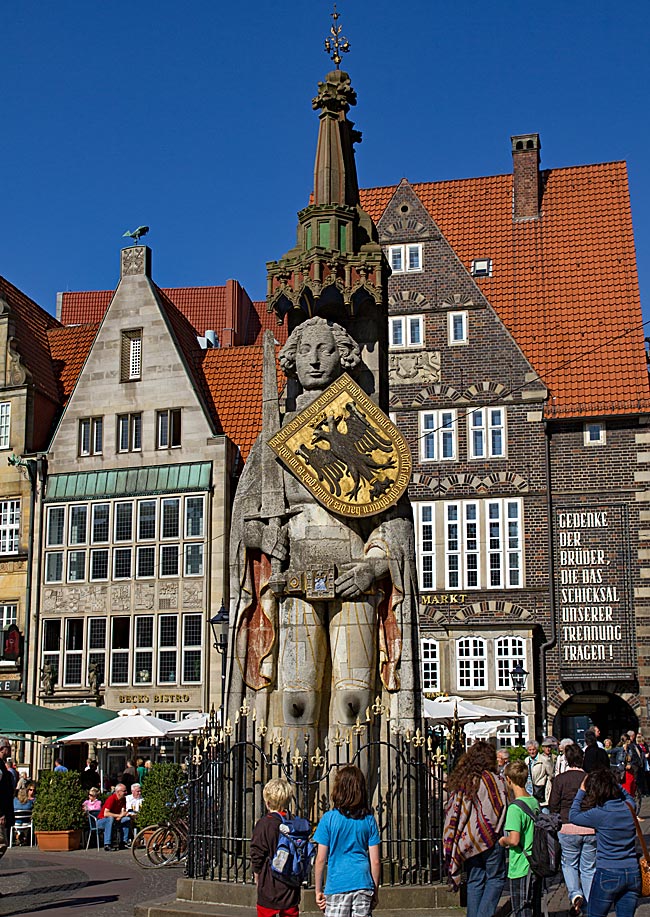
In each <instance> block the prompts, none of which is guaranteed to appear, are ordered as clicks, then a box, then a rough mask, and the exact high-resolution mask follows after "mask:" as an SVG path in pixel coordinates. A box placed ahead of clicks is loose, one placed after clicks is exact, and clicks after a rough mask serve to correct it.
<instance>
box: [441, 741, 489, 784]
mask: <svg viewBox="0 0 650 917" xmlns="http://www.w3.org/2000/svg"><path fill="white" fill-rule="evenodd" d="M483 771H492V773H493V774H498V773H499V768H498V766H497V752H496V749H495V747H494V745H490V743H489V742H483V741H480V742H475V743H474V744H473V745H470V747H469V748H468V749H467V751H466V752H465V754H464V755H463V756H462V757H461V759H460V761H459V762H458V764H457V765H456V767H455V768H454V769H453V771H452V772H451V774H450V776H449V780H448V782H447V789H448V791H449V792H450V793H457V792H458V791H459V790H460V791H461V792H463V793H468V794H470V795H472V796H473V795H474V794H475V793H476V790H477V789H478V785H479V781H480V779H481V774H482V773H483Z"/></svg>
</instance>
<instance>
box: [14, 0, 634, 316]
mask: <svg viewBox="0 0 650 917" xmlns="http://www.w3.org/2000/svg"><path fill="white" fill-rule="evenodd" d="M643 9H644V7H643V6H642V4H641V2H640V0H632V2H627V3H619V4H611V3H610V2H605V0H588V2H587V0H572V2H570V3H567V2H566V0H551V2H547V3H545V4H543V5H542V4H530V3H521V2H514V0H493V2H492V3H491V4H484V3H478V2H475V0H474V2H470V0H456V2H455V3H448V4H442V3H436V2H432V0H410V2H408V3H402V4H396V3H395V2H394V0H393V2H389V0H372V2H371V0H339V12H340V13H341V23H342V24H343V27H344V34H345V35H346V36H347V37H348V38H349V40H350V43H351V45H352V51H351V53H350V54H349V55H348V56H347V58H346V60H345V64H344V65H343V66H344V67H345V68H346V69H347V70H349V72H350V74H351V76H352V82H353V85H354V87H355V88H356V90H357V93H358V96H359V104H358V105H357V107H356V109H355V110H354V111H353V113H352V117H353V119H354V121H355V122H356V125H357V127H358V128H359V129H360V130H362V131H363V143H362V144H361V145H360V146H359V147H358V148H357V164H358V170H359V180H360V183H361V184H362V185H363V186H366V187H370V186H374V185H382V184H394V183H397V182H398V181H399V180H400V179H401V178H402V177H403V176H406V177H407V178H408V179H409V180H411V181H435V180H439V179H449V178H463V177H469V176H476V175H490V174H498V173H503V172H509V171H511V167H512V165H511V153H510V139H509V138H510V135H511V134H519V133H527V132H532V131H538V132H539V133H540V135H541V139H542V167H543V168H556V167H561V166H568V165H577V164H582V163H591V162H605V161H609V160H618V159H626V160H627V162H628V169H629V177H630V189H631V198H632V214H633V218H634V225H635V233H636V245H637V254H638V261H639V274H640V280H641V292H642V299H643V301H644V305H645V307H646V312H648V314H650V310H648V293H649V292H650V265H649V259H648V250H649V247H650V175H649V169H648V141H649V139H650V137H649V135H650V128H649V127H648V123H649V118H648V96H647V89H648V86H649V85H650V79H649V73H648V70H649V64H648V60H649V55H648V44H647V34H646V29H645V25H644V22H645V20H644V16H643V15H642V13H643ZM330 12H331V4H330V3H329V0H328V2H325V0H309V2H305V0H275V2H273V3H269V2H261V0H249V2H248V3H235V4H226V3H222V2H219V0H185V2H184V3H178V2H177V0H174V2H172V0H130V2H125V0H111V2H100V0H90V2H89V0H84V2H80V0H58V2H57V3H52V2H50V0H21V2H20V3H5V4H2V9H1V10H0V29H1V34H2V36H3V41H2V47H3V55H2V56H3V60H2V71H1V73H2V75H1V77H0V79H1V80H2V91H1V93H0V124H1V126H2V143H1V144H0V181H1V183H2V219H1V220H0V274H3V275H4V276H5V277H7V278H8V279H9V280H10V281H11V282H12V283H14V284H16V285H17V286H18V287H20V288H21V289H23V290H24V291H25V292H26V293H27V294H29V295H30V296H32V297H33V298H34V299H36V301H37V302H39V303H40V304H41V305H42V306H44V307H45V308H47V309H49V310H50V311H54V308H55V298H56V292H57V291H59V290H84V289H109V288H113V287H114V286H115V285H116V283H117V275H118V260H119V257H118V253H119V249H120V248H121V247H122V244H123V240H122V238H121V236H122V233H123V232H124V231H125V230H127V229H133V228H135V227H136V226H138V225H140V224H143V223H145V224H148V225H149V226H150V227H151V232H150V234H149V236H148V237H147V240H146V241H147V242H148V244H149V245H150V246H151V247H152V249H153V252H154V254H153V271H154V278H155V280H156V281H157V282H158V283H159V284H160V285H161V286H189V285H195V284H197V285H198V284H222V283H224V282H225V281H226V279H227V278H229V277H234V278H236V279H238V280H239V281H240V282H241V283H243V284H244V286H245V287H246V289H247V290H248V291H249V293H250V294H251V296H253V297H254V298H263V297H264V294H265V262H266V261H267V260H271V259H275V258H278V257H280V256H282V255H283V254H284V252H285V251H287V250H288V249H289V248H291V247H292V246H293V244H294V238H295V225H296V212H297V211H298V210H299V209H300V208H302V207H303V206H305V204H306V203H307V199H308V196H309V193H310V190H311V183H312V170H313V158H314V151H315V143H316V136H317V128H318V121H317V116H316V114H315V113H314V112H312V110H311V99H312V97H313V96H314V95H315V91H316V84H317V82H318V80H319V79H321V78H322V77H323V75H324V74H325V73H326V72H327V70H328V69H329V67H328V59H327V57H326V55H325V53H324V51H323V50H322V49H323V39H324V37H325V36H326V34H327V31H328V29H329V25H330V19H329V13H330Z"/></svg>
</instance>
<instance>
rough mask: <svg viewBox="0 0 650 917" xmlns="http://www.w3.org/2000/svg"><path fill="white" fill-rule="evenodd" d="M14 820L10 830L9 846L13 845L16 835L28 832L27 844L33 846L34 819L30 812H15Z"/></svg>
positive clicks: (16, 838)
mask: <svg viewBox="0 0 650 917" xmlns="http://www.w3.org/2000/svg"><path fill="white" fill-rule="evenodd" d="M14 818H15V822H14V826H13V828H12V830H11V832H10V835H11V836H10V839H9V846H10V847H13V846H14V841H17V840H18V835H19V834H20V835H21V836H22V835H23V834H24V835H27V834H29V846H30V847H33V846H34V820H33V819H32V813H31V812H24V813H20V812H16V813H15V815H14Z"/></svg>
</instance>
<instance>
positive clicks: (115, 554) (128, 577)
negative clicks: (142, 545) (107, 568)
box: [113, 547, 133, 581]
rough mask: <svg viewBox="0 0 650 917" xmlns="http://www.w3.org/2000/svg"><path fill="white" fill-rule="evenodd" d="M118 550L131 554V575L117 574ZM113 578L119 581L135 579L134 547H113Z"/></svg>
mask: <svg viewBox="0 0 650 917" xmlns="http://www.w3.org/2000/svg"><path fill="white" fill-rule="evenodd" d="M118 551H123V552H126V553H128V554H129V556H130V563H129V568H130V569H129V575H128V576H118V575H117V570H116V567H117V554H118ZM113 579H114V580H117V581H123V580H128V579H133V549H132V548H130V547H126V548H124V547H114V548H113Z"/></svg>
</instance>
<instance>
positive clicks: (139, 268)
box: [120, 245, 151, 277]
mask: <svg viewBox="0 0 650 917" xmlns="http://www.w3.org/2000/svg"><path fill="white" fill-rule="evenodd" d="M120 269H121V270H120V276H121V277H130V276H134V275H138V274H144V275H145V276H147V277H151V249H149V248H147V246H146V245H132V246H131V248H123V249H122V251H121V253H120Z"/></svg>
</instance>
